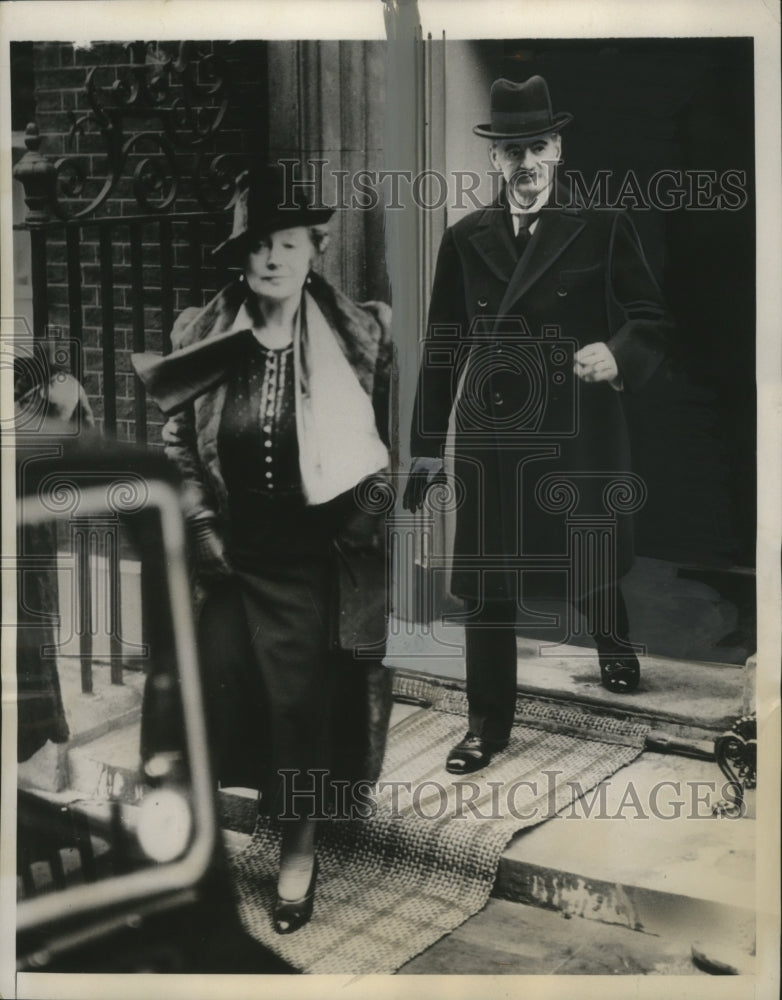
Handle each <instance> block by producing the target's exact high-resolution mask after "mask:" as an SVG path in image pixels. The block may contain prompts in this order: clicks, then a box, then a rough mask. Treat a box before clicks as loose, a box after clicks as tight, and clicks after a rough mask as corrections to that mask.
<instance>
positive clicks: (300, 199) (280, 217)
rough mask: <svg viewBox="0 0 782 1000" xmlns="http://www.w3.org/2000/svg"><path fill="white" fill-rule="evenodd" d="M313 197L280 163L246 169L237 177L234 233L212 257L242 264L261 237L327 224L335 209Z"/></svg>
mask: <svg viewBox="0 0 782 1000" xmlns="http://www.w3.org/2000/svg"><path fill="white" fill-rule="evenodd" d="M312 194H313V189H312V187H310V186H309V185H307V184H306V183H303V182H302V181H297V180H295V179H294V177H293V175H292V173H291V171H290V170H286V168H285V167H283V165H282V164H280V163H271V164H268V165H266V166H262V167H255V168H254V169H252V170H245V171H244V173H242V174H240V175H239V176H238V177H237V178H236V195H235V198H234V219H233V230H232V231H231V235H230V236H229V237H228V239H227V240H224V241H223V242H222V243H221V244H220V245H219V246H217V247H215V248H214V250H213V251H212V255H213V256H214V257H215V258H216V259H217V260H218V261H219V262H220V263H222V264H224V265H230V264H232V263H239V262H240V260H241V258H242V257H243V256H244V254H245V253H247V251H248V250H249V248H250V245H251V244H252V242H253V241H254V240H257V239H258V237H259V236H264V235H268V234H269V233H273V232H276V231H277V230H279V229H294V228H295V227H297V226H318V225H322V224H323V223H324V222H328V220H329V219H330V218H331V216H332V215H333V214H334V209H333V208H326V207H324V206H323V205H319V206H317V205H314V204H313V201H312Z"/></svg>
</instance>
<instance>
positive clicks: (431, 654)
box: [386, 626, 754, 741]
mask: <svg viewBox="0 0 782 1000" xmlns="http://www.w3.org/2000/svg"><path fill="white" fill-rule="evenodd" d="M517 649H518V668H517V687H518V691H519V694H521V695H531V696H535V697H540V698H546V699H548V700H553V701H569V702H577V703H580V704H583V705H585V706H592V707H598V708H600V709H602V710H605V711H606V712H608V713H609V714H613V713H615V712H620V713H622V714H624V715H628V714H629V715H632V716H634V717H636V718H638V719H639V721H648V722H649V724H650V725H651V726H652V727H653V728H654V729H658V730H662V731H665V732H667V733H669V734H670V735H671V736H675V737H681V738H684V739H691V740H694V741H698V740H704V739H708V738H711V740H712V741H713V739H714V736H715V735H716V734H717V733H720V732H723V731H724V730H725V729H727V728H729V727H730V726H731V725H732V723H733V722H734V721H735V720H736V718H738V717H739V716H740V715H743V714H746V713H747V709H748V706H750V704H751V703H752V702H753V695H752V670H753V667H754V658H750V660H749V661H748V663H747V665H746V666H743V667H737V666H734V665H729V664H722V663H701V662H695V661H682V660H672V659H668V658H666V657H662V656H643V657H640V662H641V684H640V686H639V688H638V690H637V691H635V692H633V693H632V694H614V693H612V692H610V691H607V690H606V689H605V688H603V687H602V685H601V684H600V668H599V664H598V661H597V654H596V651H595V650H593V649H588V648H582V647H578V646H562V647H560V648H559V649H558V650H553V649H552V650H551V651H550V652H546V651H545V648H544V649H543V652H541V645H540V644H539V643H538V642H536V641H535V640H532V639H525V638H522V637H519V638H518V639H517ZM555 653H556V655H554V654H555ZM386 664H387V665H388V666H389V667H393V668H395V669H396V671H397V673H399V674H415V675H419V676H422V677H427V678H429V679H430V680H432V681H433V682H435V683H446V684H448V683H451V684H453V683H454V682H456V684H457V685H459V686H463V684H464V645H463V633H462V630H461V629H459V628H457V627H455V626H450V627H448V628H447V629H446V628H445V627H444V626H441V627H440V629H439V631H438V630H436V629H432V630H430V632H429V633H428V634H422V633H418V634H417V635H412V634H411V635H399V634H397V635H396V636H395V637H393V638H392V640H391V643H390V645H389V651H388V654H387V655H386ZM752 710H753V711H754V706H753V707H752ZM696 720H697V721H696Z"/></svg>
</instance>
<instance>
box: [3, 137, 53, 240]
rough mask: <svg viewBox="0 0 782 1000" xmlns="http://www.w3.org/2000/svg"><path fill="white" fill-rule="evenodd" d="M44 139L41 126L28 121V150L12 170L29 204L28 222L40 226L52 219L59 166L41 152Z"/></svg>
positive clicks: (26, 144) (25, 142)
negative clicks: (57, 168)
mask: <svg viewBox="0 0 782 1000" xmlns="http://www.w3.org/2000/svg"><path fill="white" fill-rule="evenodd" d="M41 141H42V139H41V133H40V131H39V130H38V126H37V125H36V123H35V122H29V123H28V125H27V128H26V129H25V130H24V144H25V146H26V147H27V152H26V153H25V154H24V156H23V157H22V158H21V160H19V162H18V163H17V164H16V166H15V167H14V169H13V176H14V178H15V179H16V180H18V181H19V182H20V183H21V184H22V186H23V187H24V201H25V204H26V205H27V217H26V219H25V222H26V223H27V225H28V226H30V227H36V226H41V225H43V224H44V223H46V222H48V221H49V220H50V219H51V206H52V202H53V197H54V178H55V175H56V168H55V166H54V164H53V163H52V162H51V160H49V159H48V157H46V156H44V154H43V153H41V151H40V147H41Z"/></svg>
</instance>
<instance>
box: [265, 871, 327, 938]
mask: <svg viewBox="0 0 782 1000" xmlns="http://www.w3.org/2000/svg"><path fill="white" fill-rule="evenodd" d="M317 878H318V859H317V858H315V860H314V861H313V863H312V876H311V878H310V884H309V885H308V886H307V891H306V893H305V894H304V895H303V896H302V897H301V898H300V899H283V898H282V896H280V895H278V896H277V899H276V901H275V903H274V913H273V920H274V929H275V931H277V933H278V934H293V932H294V931H297V930H298V929H299V928H300V927H303V926H304V925H305V924H306V923H307V922H308V921H309V919H310V917H311V916H312V907H313V905H314V903H315V883H316V881H317Z"/></svg>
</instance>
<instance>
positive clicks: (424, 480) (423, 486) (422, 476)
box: [402, 458, 447, 514]
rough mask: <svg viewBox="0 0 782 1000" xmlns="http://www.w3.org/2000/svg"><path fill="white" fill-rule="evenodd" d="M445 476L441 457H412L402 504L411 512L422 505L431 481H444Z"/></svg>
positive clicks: (445, 480) (445, 479)
mask: <svg viewBox="0 0 782 1000" xmlns="http://www.w3.org/2000/svg"><path fill="white" fill-rule="evenodd" d="M445 482H447V477H446V475H445V468H444V466H443V460H442V459H441V458H414V459H413V464H412V465H411V467H410V475H409V476H408V478H407V485H406V486H405V494H404V496H403V497H402V506H403V507H404V508H405V510H409V511H411V512H412V513H413V514H415V512H416V511H417V510H420V509H421V507H423V505H424V496H425V495H426V491H427V490H428V489H429V487H430V486H431V485H432V484H433V483H445Z"/></svg>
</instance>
